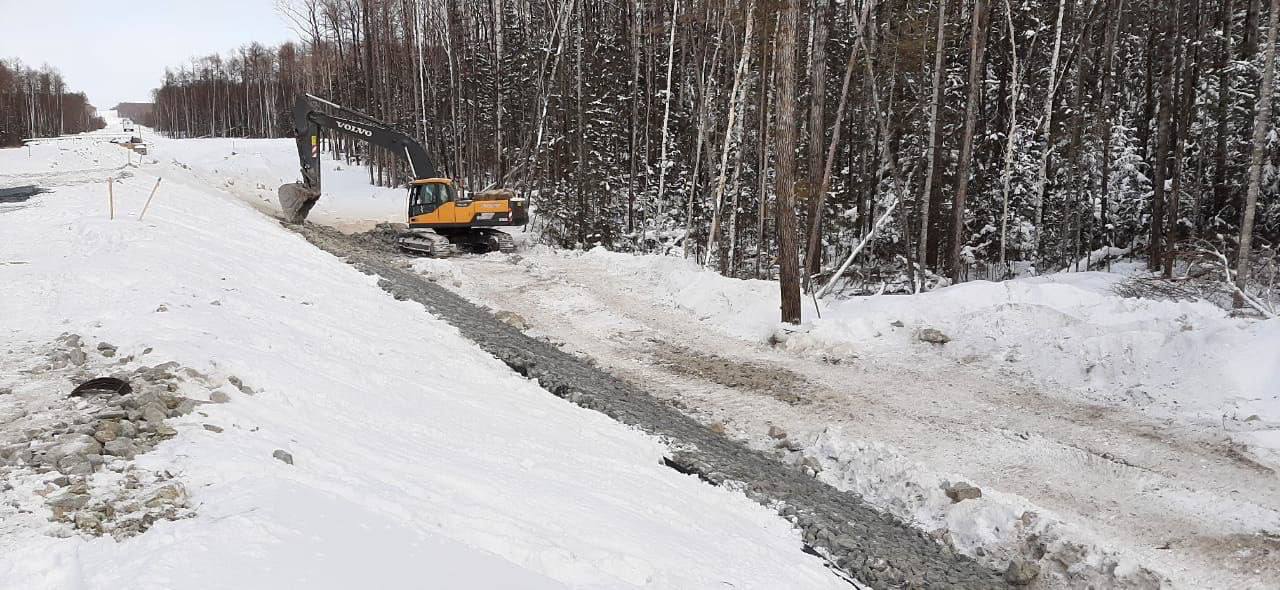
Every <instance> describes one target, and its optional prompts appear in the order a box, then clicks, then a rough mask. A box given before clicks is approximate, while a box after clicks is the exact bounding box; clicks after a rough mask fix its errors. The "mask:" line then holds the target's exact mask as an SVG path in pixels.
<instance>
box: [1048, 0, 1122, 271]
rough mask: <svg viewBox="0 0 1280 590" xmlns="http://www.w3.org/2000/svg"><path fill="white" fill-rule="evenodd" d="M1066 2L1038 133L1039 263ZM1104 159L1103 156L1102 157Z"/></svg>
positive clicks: (1055, 36)
mask: <svg viewBox="0 0 1280 590" xmlns="http://www.w3.org/2000/svg"><path fill="white" fill-rule="evenodd" d="M1066 8H1067V0H1058V22H1057V25H1055V26H1054V33H1053V58H1052V59H1051V60H1050V61H1049V91H1048V92H1047V93H1046V94H1045V97H1044V113H1042V114H1041V115H1040V117H1041V123H1040V129H1039V132H1040V134H1041V136H1043V137H1044V148H1043V149H1042V150H1041V151H1040V166H1039V168H1038V170H1037V173H1036V188H1035V200H1036V214H1035V215H1036V217H1035V225H1036V226H1035V228H1033V229H1032V231H1033V232H1034V233H1033V234H1032V235H1033V236H1034V237H1033V238H1032V248H1033V255H1034V256H1035V259H1036V262H1037V263H1038V262H1039V261H1040V256H1041V252H1040V243H1041V237H1042V236H1043V235H1044V199H1045V193H1046V192H1047V189H1048V185H1049V158H1050V157H1051V156H1052V155H1053V114H1054V112H1053V111H1054V109H1053V102H1054V97H1055V96H1056V95H1057V92H1056V91H1057V88H1058V82H1059V80H1058V61H1059V59H1060V58H1061V56H1062V18H1063V16H1064V15H1065V14H1066ZM1104 157H1105V156H1104Z"/></svg>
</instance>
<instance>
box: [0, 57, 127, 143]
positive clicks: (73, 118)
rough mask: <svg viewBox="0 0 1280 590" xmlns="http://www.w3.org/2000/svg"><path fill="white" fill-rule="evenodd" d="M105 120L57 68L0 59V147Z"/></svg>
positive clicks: (94, 125) (93, 125)
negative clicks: (64, 78)
mask: <svg viewBox="0 0 1280 590" xmlns="http://www.w3.org/2000/svg"><path fill="white" fill-rule="evenodd" d="M103 125H104V123H103V121H102V118H100V117H98V113H97V110H96V109H95V108H94V107H93V105H91V104H89V99H88V98H87V97H85V95H84V93H82V92H71V91H70V90H68V89H67V83H66V82H65V81H64V80H63V79H62V74H60V73H59V72H58V70H56V69H54V68H51V67H49V66H44V67H42V68H40V69H38V70H36V69H32V68H29V67H26V66H24V65H22V63H21V62H19V61H18V60H0V147H12V146H16V145H21V144H22V140H24V139H28V138H31V137H46V136H53V135H64V134H68V133H82V132H85V131H92V130H95V129H101V128H102V127H103Z"/></svg>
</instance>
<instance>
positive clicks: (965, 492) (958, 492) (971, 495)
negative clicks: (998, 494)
mask: <svg viewBox="0 0 1280 590" xmlns="http://www.w3.org/2000/svg"><path fill="white" fill-rule="evenodd" d="M942 490H943V491H944V492H946V494H947V497H948V498H951V502H952V503H956V502H963V501H965V500H976V499H978V498H981V497H982V489H981V488H978V487H976V486H972V485H969V484H968V483H965V482H963V481H961V482H956V483H954V484H951V485H944V486H943V488H942Z"/></svg>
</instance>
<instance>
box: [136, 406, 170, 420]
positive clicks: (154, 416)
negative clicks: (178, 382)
mask: <svg viewBox="0 0 1280 590" xmlns="http://www.w3.org/2000/svg"><path fill="white" fill-rule="evenodd" d="M168 417H169V415H168V414H167V413H166V412H165V410H164V405H163V404H161V403H160V402H151V403H149V404H147V405H146V406H145V407H143V408H142V419H143V420H146V421H147V422H150V423H152V424H160V423H162V422H164V420H165V418H168Z"/></svg>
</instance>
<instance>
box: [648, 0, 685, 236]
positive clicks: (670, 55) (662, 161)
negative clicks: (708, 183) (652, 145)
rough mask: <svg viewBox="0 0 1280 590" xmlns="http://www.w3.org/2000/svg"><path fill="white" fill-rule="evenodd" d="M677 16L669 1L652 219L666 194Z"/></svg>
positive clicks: (673, 0)
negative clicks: (669, 37) (662, 104)
mask: <svg viewBox="0 0 1280 590" xmlns="http://www.w3.org/2000/svg"><path fill="white" fill-rule="evenodd" d="M679 15H680V0H671V39H670V41H668V43H667V89H666V91H664V92H663V101H664V102H665V103H666V104H665V106H664V107H663V114H662V156H661V157H660V158H659V159H658V201H657V203H655V204H654V205H655V206H654V212H653V216H654V217H658V215H659V214H660V213H661V211H662V209H663V207H665V206H666V205H665V202H664V200H665V199H666V193H667V167H668V166H670V164H671V163H670V162H668V161H667V143H668V142H667V137H668V135H669V133H670V127H671V78H672V77H673V76H672V74H673V70H674V68H675V54H676V21H677V17H678V16H679Z"/></svg>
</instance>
